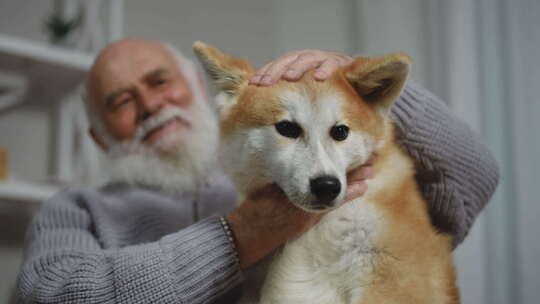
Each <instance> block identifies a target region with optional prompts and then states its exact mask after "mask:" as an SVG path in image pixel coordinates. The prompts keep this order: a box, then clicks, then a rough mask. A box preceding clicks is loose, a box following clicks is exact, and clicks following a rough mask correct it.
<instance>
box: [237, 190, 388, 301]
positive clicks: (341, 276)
mask: <svg viewBox="0 0 540 304" xmlns="http://www.w3.org/2000/svg"><path fill="white" fill-rule="evenodd" d="M383 229H384V220H383V214H382V213H381V212H380V211H379V210H378V209H377V207H376V205H375V204H373V202H370V201H369V200H368V198H367V197H364V198H359V199H356V200H355V201H352V202H349V203H347V204H346V205H345V206H342V207H340V208H338V209H336V210H334V211H332V212H331V213H329V214H327V215H326V216H325V217H324V218H323V219H322V220H321V221H320V222H319V223H318V224H317V225H316V226H314V227H313V228H312V229H310V230H309V231H308V232H306V233H305V234H304V235H302V236H301V237H300V238H298V239H296V240H294V241H291V242H289V243H288V244H286V245H285V246H284V247H283V248H281V249H280V250H279V251H278V252H276V253H275V254H274V255H272V256H270V257H268V258H266V259H265V260H264V261H262V262H260V263H259V264H257V265H256V266H255V267H254V268H253V269H251V270H250V271H249V272H247V273H246V280H245V282H247V283H246V284H245V286H244V292H245V293H244V296H243V300H242V301H241V302H240V303H259V301H260V299H259V292H260V290H261V288H262V286H261V285H262V284H263V283H264V284H265V286H264V291H263V294H264V295H265V296H270V297H277V298H275V299H273V298H267V299H262V302H260V303H274V302H275V303H284V302H282V299H281V297H282V296H283V295H284V292H285V293H286V294H287V299H288V301H294V302H286V303H350V302H351V301H356V300H358V299H359V298H360V297H361V294H362V290H363V286H367V285H370V284H372V283H373V282H374V280H376V279H377V273H376V265H377V263H379V262H380V261H382V260H384V258H385V257H384V255H385V253H384V250H382V249H381V248H377V247H376V239H377V237H378V235H379V234H380V233H381V232H382V230H383ZM271 263H272V266H271V267H269V265H270V264H271ZM284 280H286V281H284ZM283 286H287V290H281V289H283ZM274 289H279V290H274ZM294 295H297V298H296V297H295V296H294ZM278 298H279V299H278Z"/></svg>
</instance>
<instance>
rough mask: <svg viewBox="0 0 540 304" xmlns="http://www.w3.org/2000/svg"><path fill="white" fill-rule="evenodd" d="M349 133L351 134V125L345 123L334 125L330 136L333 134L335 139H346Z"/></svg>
mask: <svg viewBox="0 0 540 304" xmlns="http://www.w3.org/2000/svg"><path fill="white" fill-rule="evenodd" d="M348 135H349V127H347V126H345V125H339V126H333V127H332V128H331V129H330V136H332V138H333V139H334V140H337V141H342V140H345V139H346V138H347V136H348Z"/></svg>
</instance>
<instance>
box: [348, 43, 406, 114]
mask: <svg viewBox="0 0 540 304" xmlns="http://www.w3.org/2000/svg"><path fill="white" fill-rule="evenodd" d="M410 64H411V59H410V57H409V56H407V55H405V54H397V53H396V54H390V55H386V56H382V57H376V58H365V57H359V58H357V59H355V61H354V62H353V63H351V64H350V65H349V66H348V67H346V68H345V70H344V72H345V77H346V78H347V80H348V81H349V83H350V84H351V86H352V87H353V88H354V89H355V90H356V92H357V93H358V95H359V96H360V97H361V98H362V99H363V100H364V101H365V102H367V103H368V104H371V105H373V106H374V107H376V108H377V109H378V110H379V112H380V113H382V114H383V115H387V114H388V113H389V111H390V108H391V107H392V104H393V103H394V101H395V100H396V99H397V98H398V97H399V95H400V94H401V91H402V89H403V87H404V86H405V82H406V80H407V76H408V75H409V67H410Z"/></svg>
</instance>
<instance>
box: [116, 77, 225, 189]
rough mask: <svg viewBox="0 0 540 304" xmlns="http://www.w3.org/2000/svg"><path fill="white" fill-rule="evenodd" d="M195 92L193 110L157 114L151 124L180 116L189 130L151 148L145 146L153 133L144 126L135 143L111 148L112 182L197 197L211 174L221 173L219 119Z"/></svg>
mask: <svg viewBox="0 0 540 304" xmlns="http://www.w3.org/2000/svg"><path fill="white" fill-rule="evenodd" d="M193 87H195V86H193ZM193 91H194V100H193V103H192V105H191V107H190V108H189V109H187V110H184V109H181V108H176V107H175V108H173V109H170V108H167V109H165V110H164V111H163V113H158V114H155V116H156V118H157V119H155V120H154V121H153V122H151V123H150V124H151V125H152V124H155V123H156V120H157V121H159V120H161V121H165V120H167V119H170V117H172V116H171V112H176V114H178V117H180V118H181V119H182V120H185V121H187V122H188V123H189V124H190V127H191V128H190V129H189V130H184V129H180V130H179V131H177V132H175V133H171V134H167V135H165V136H164V137H163V138H161V139H160V140H158V142H156V143H154V144H153V145H152V146H151V147H149V146H147V145H145V144H143V143H142V142H141V141H142V137H144V134H145V133H146V132H148V131H149V129H148V128H145V126H144V125H143V126H141V128H140V129H142V131H141V130H137V134H138V135H137V136H136V138H135V139H134V140H133V141H131V142H123V143H115V144H113V145H111V146H109V152H108V153H107V154H108V156H109V157H108V158H109V160H110V164H109V168H110V180H111V181H112V182H124V183H128V184H131V185H142V186H149V187H151V188H155V189H157V190H159V191H165V192H169V193H178V192H182V193H196V192H197V191H198V190H199V189H200V187H201V186H203V185H204V184H205V183H206V180H207V178H208V177H209V176H210V175H212V174H211V173H213V171H217V167H218V166H217V159H216V155H217V147H218V126H217V119H216V115H215V114H214V112H213V111H212V109H211V108H210V106H209V104H208V101H207V100H206V99H205V98H204V97H203V95H202V91H201V90H197V89H194V90H193ZM151 120H152V119H151ZM158 123H159V122H158ZM163 151H165V152H166V153H164V152H163Z"/></svg>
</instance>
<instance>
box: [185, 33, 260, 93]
mask: <svg viewBox="0 0 540 304" xmlns="http://www.w3.org/2000/svg"><path fill="white" fill-rule="evenodd" d="M193 51H194V52H195V55H197V57H198V59H199V61H200V62H201V64H202V66H203V67H204V70H205V71H206V73H207V74H208V76H209V77H210V78H211V79H212V81H213V82H214V84H215V85H216V87H217V90H218V92H217V93H218V94H219V93H221V92H224V93H226V94H228V95H230V96H235V95H237V93H238V91H239V89H240V87H241V86H242V85H244V84H247V83H248V80H249V78H250V77H251V76H252V75H254V74H255V69H254V68H253V67H252V66H251V65H250V64H249V63H248V62H246V61H244V60H241V59H238V58H234V57H231V56H229V55H226V54H224V53H223V52H221V51H220V50H218V49H216V48H213V47H211V46H209V45H207V44H205V43H203V42H200V41H197V42H195V43H194V44H193Z"/></svg>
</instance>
